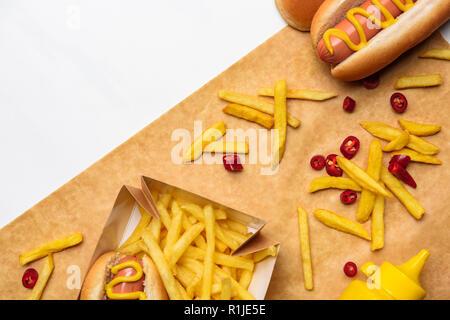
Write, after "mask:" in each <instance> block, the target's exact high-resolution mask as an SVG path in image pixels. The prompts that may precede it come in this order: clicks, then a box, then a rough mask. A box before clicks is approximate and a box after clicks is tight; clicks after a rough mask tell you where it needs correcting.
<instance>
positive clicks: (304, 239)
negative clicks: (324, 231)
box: [297, 207, 314, 290]
mask: <svg viewBox="0 0 450 320" xmlns="http://www.w3.org/2000/svg"><path fill="white" fill-rule="evenodd" d="M297 213H298V230H299V238H300V254H301V256H302V266H303V278H304V285H305V289H306V290H312V289H313V288H314V281H313V272H312V264H311V249H310V246H309V227H308V214H307V213H306V211H305V209H303V208H302V207H297Z"/></svg>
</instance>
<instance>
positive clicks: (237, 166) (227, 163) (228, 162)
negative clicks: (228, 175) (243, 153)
mask: <svg viewBox="0 0 450 320" xmlns="http://www.w3.org/2000/svg"><path fill="white" fill-rule="evenodd" d="M222 160H223V166H224V167H225V169H226V170H227V171H231V172H235V171H242V170H243V169H244V167H243V166H242V164H241V159H240V158H239V156H238V155H237V154H226V155H224V156H223V158H222Z"/></svg>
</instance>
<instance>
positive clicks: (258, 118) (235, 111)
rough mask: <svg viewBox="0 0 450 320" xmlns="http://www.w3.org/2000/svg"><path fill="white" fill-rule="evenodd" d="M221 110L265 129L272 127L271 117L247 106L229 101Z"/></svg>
mask: <svg viewBox="0 0 450 320" xmlns="http://www.w3.org/2000/svg"><path fill="white" fill-rule="evenodd" d="M222 111H223V112H224V113H226V114H229V115H231V116H235V117H238V118H241V119H245V120H248V121H251V122H255V123H257V124H259V125H261V126H263V127H264V128H266V129H271V128H272V127H273V117H271V116H269V115H268V114H266V113H263V112H261V111H258V110H255V109H253V108H250V107H247V106H243V105H240V104H236V103H230V104H229V105H227V106H226V107H225V108H223V109H222Z"/></svg>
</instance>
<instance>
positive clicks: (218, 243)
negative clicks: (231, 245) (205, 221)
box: [216, 237, 228, 252]
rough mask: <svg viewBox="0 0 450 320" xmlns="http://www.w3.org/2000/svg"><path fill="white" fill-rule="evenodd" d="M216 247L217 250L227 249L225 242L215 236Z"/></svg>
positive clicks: (223, 250)
mask: <svg viewBox="0 0 450 320" xmlns="http://www.w3.org/2000/svg"><path fill="white" fill-rule="evenodd" d="M216 249H217V250H218V251H219V252H225V251H226V250H227V249H228V247H227V245H226V244H225V243H223V242H222V241H220V240H219V239H217V237H216Z"/></svg>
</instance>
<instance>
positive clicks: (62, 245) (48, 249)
mask: <svg viewBox="0 0 450 320" xmlns="http://www.w3.org/2000/svg"><path fill="white" fill-rule="evenodd" d="M81 241H83V236H82V235H81V233H74V234H72V235H71V236H69V237H67V238H63V239H58V240H55V241H52V242H49V243H47V244H44V245H43V246H40V247H39V248H36V249H34V250H31V251H28V252H25V253H22V254H21V255H20V256H19V263H20V264H21V265H22V266H23V265H26V264H27V263H30V262H32V261H35V260H38V259H40V258H43V257H45V256H48V255H49V254H50V253H55V252H59V251H62V250H64V249H67V248H69V247H73V246H76V245H77V244H79V243H80V242H81Z"/></svg>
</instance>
